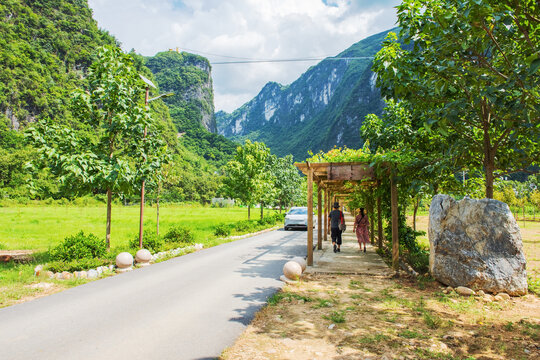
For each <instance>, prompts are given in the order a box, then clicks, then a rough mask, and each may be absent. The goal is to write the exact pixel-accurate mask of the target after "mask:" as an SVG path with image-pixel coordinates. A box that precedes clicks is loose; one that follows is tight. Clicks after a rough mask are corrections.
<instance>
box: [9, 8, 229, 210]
mask: <svg viewBox="0 0 540 360" xmlns="http://www.w3.org/2000/svg"><path fill="white" fill-rule="evenodd" d="M0 34H1V36H0V198H2V199H6V198H11V199H21V201H24V199H26V200H27V199H28V198H40V199H44V198H60V197H69V196H71V195H70V194H69V193H63V192H62V189H60V188H59V186H58V181H56V179H54V178H52V177H51V176H50V174H49V173H48V172H47V171H42V172H40V173H38V174H36V175H34V176H35V177H34V179H33V180H34V181H33V182H34V184H35V188H34V189H33V192H30V189H29V188H28V186H27V180H28V179H29V176H30V175H29V173H28V170H27V168H26V167H25V164H26V163H27V162H29V161H34V160H37V159H38V158H39V154H38V153H37V152H36V150H35V149H33V148H31V147H30V146H29V145H27V144H26V143H25V141H24V136H23V131H24V129H25V128H26V127H28V126H29V125H31V124H32V123H33V122H35V121H36V120H39V119H43V118H49V119H50V120H51V121H53V122H55V123H61V124H64V125H66V126H72V127H74V128H81V127H82V126H81V120H80V119H77V118H75V117H74V116H73V115H72V113H71V110H70V109H71V106H72V104H71V93H72V92H73V90H74V89H76V88H85V87H86V85H87V84H86V81H87V80H86V78H85V76H86V71H87V69H88V67H89V66H90V64H91V63H92V61H93V56H94V53H95V50H96V48H98V47H100V46H102V45H118V42H117V40H116V39H115V38H114V37H113V36H111V35H110V34H109V33H108V32H107V31H105V30H100V29H99V28H98V26H97V23H96V21H95V20H94V19H93V18H92V10H91V9H90V8H89V7H88V4H87V1H86V0H39V1H25V0H6V1H1V2H0ZM130 56H131V57H132V59H133V62H134V65H135V67H136V69H137V71H138V72H139V73H140V74H143V75H144V76H146V77H148V78H149V79H151V80H153V81H154V83H156V84H158V87H161V89H156V90H152V95H153V96H155V95H156V94H161V93H163V92H166V91H174V92H175V93H176V95H175V97H172V98H169V99H167V100H168V101H169V103H167V104H166V103H165V102H163V101H162V100H161V99H160V100H157V101H153V102H151V103H150V109H151V111H152V116H153V117H154V118H156V119H159V120H160V124H159V125H160V126H159V127H160V128H161V129H162V132H161V136H162V137H163V139H165V141H166V142H167V144H168V150H169V152H170V154H171V156H172V158H173V161H172V163H171V165H170V168H168V170H167V171H168V174H169V175H168V179H166V180H167V181H165V183H164V184H163V192H162V194H161V197H162V199H166V200H171V201H204V202H208V201H209V200H210V199H211V198H212V197H213V196H214V195H215V193H216V190H217V188H218V187H219V182H220V178H219V176H218V175H216V172H217V170H218V169H219V168H220V167H221V165H223V164H224V163H225V162H226V161H227V160H228V159H230V158H231V157H232V154H233V153H234V151H235V149H236V144H234V143H233V142H231V141H230V140H228V139H226V138H225V137H223V136H221V135H217V134H215V133H212V132H209V131H207V130H206V129H207V128H208V129H210V130H211V131H214V132H215V131H216V125H215V120H214V116H213V112H214V109H213V93H212V79H211V76H210V66H209V63H208V60H206V59H205V58H202V57H199V56H197V55H192V54H187V53H182V54H177V53H172V52H171V53H168V52H167V53H160V54H157V55H156V56H155V57H152V58H146V57H143V56H141V55H137V54H135V53H134V52H131V53H130ZM163 64H170V65H171V67H170V69H169V70H167V69H164V68H160V66H163ZM147 65H148V66H149V67H151V68H152V69H153V70H159V71H156V75H154V74H153V73H152V72H151V70H150V69H149V67H147ZM97 195H98V196H100V194H97ZM148 195H149V198H152V196H153V193H152V189H149V194H148ZM134 200H135V201H137V199H134Z"/></svg>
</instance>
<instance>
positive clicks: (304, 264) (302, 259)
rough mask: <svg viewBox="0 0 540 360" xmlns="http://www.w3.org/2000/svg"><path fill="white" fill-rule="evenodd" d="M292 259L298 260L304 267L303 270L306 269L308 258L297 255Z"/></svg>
mask: <svg viewBox="0 0 540 360" xmlns="http://www.w3.org/2000/svg"><path fill="white" fill-rule="evenodd" d="M291 261H294V262H297V263H298V265H300V267H301V268H302V272H304V271H305V270H306V266H307V262H306V259H304V258H303V257H300V256H295V257H294V258H293V259H292V260H291Z"/></svg>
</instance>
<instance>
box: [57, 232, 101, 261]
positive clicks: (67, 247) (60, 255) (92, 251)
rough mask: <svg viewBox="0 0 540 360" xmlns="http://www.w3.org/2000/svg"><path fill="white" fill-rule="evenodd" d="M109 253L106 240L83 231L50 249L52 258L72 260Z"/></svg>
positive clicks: (97, 256)
mask: <svg viewBox="0 0 540 360" xmlns="http://www.w3.org/2000/svg"><path fill="white" fill-rule="evenodd" d="M106 253H107V245H106V243H105V240H101V239H99V238H98V237H97V236H95V235H94V234H88V235H85V234H84V232H83V231H81V232H79V233H78V234H77V235H73V236H68V237H66V238H65V239H64V241H63V242H61V243H60V244H59V245H58V246H56V247H54V248H53V249H51V250H49V254H50V255H51V259H52V260H63V261H71V260H76V259H90V258H99V257H102V256H104V255H105V254H106Z"/></svg>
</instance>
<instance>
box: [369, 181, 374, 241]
mask: <svg viewBox="0 0 540 360" xmlns="http://www.w3.org/2000/svg"><path fill="white" fill-rule="evenodd" d="M368 206H369V208H368V213H369V239H370V241H371V245H375V231H373V223H374V222H375V217H374V216H373V208H374V207H373V191H371V199H370V202H369V204H368Z"/></svg>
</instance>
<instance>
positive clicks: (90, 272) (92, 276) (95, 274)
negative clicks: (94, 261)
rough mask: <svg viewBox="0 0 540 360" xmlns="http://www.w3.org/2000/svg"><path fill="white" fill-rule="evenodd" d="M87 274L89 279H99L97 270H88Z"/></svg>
mask: <svg viewBox="0 0 540 360" xmlns="http://www.w3.org/2000/svg"><path fill="white" fill-rule="evenodd" d="M87 274H88V278H89V279H95V278H97V277H98V272H97V271H96V270H94V269H90V270H88V273H87Z"/></svg>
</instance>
